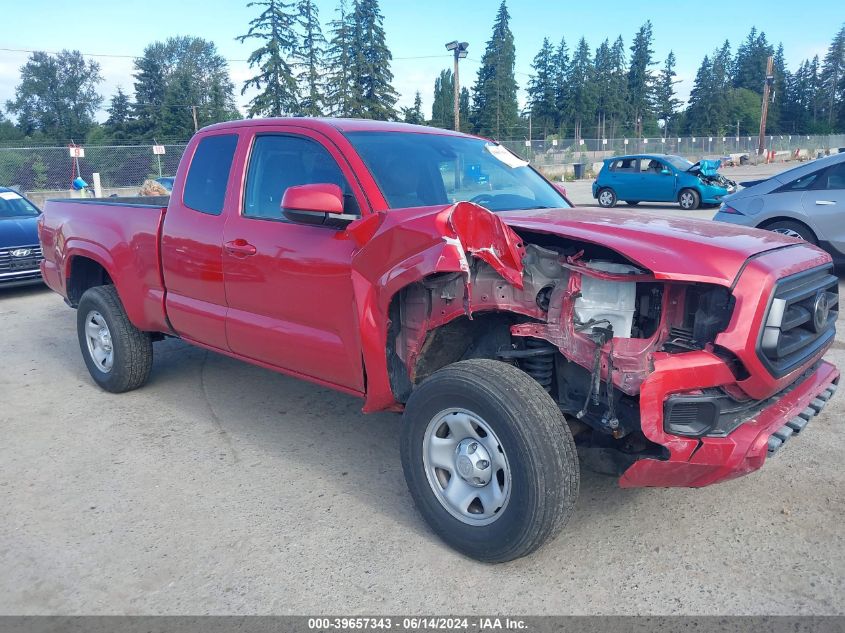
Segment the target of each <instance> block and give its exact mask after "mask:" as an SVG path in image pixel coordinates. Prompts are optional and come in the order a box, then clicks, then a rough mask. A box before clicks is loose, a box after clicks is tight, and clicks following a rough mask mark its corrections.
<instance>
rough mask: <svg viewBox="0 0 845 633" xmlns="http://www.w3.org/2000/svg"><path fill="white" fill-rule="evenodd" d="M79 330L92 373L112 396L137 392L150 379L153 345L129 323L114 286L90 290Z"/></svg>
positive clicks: (79, 311) (78, 317)
mask: <svg viewBox="0 0 845 633" xmlns="http://www.w3.org/2000/svg"><path fill="white" fill-rule="evenodd" d="M76 330H77V335H78V337H79V347H80V349H81V350H82V357H83V358H84V359H85V365H86V366H87V367H88V373H90V374H91V378H93V379H94V382H96V383H97V384H98V385H99V386H100V387H102V388H103V389H105V390H106V391H111V392H112V393H123V392H124V391H131V390H132V389H137V388H138V387H140V386H141V385H143V384H144V383H145V382H147V379H148V378H149V376H150V369H152V365H153V343H152V338H151V337H150V334H149V333H148V332H142V331H141V330H139V329H138V328H136V327H135V326H134V325H132V323H131V322H130V321H129V317H127V316H126V311H125V310H124V309H123V304H121V303H120V297H118V296H117V290H115V287H114V286H97V287H95V288H89V289H88V290H86V291H85V294H83V295H82V298H81V299H80V300H79V306H78V308H77V312H76Z"/></svg>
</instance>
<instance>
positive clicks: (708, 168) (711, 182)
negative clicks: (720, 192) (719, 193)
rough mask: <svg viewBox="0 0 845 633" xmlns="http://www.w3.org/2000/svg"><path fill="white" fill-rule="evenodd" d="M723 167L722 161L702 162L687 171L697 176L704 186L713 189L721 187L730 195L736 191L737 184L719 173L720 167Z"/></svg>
mask: <svg viewBox="0 0 845 633" xmlns="http://www.w3.org/2000/svg"><path fill="white" fill-rule="evenodd" d="M721 166H722V161H721V160H700V161H698V162H697V163H695V164H694V165H693V166H692V167H690V168H689V169H688V170H687V171H688V172H689V173H691V174H693V175H695V176H698V179H699V180H700V181H701V182H702V184H704V185H707V186H711V187H721V188H723V189H725V190H726V191H727V192H728V193H734V192H735V191H736V182H734V181H733V180H730V179H729V178H725V177H724V176H723V175H722V174H720V173H719V167H721Z"/></svg>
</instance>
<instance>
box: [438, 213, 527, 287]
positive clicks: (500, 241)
mask: <svg viewBox="0 0 845 633" xmlns="http://www.w3.org/2000/svg"><path fill="white" fill-rule="evenodd" d="M448 222H449V226H451V227H452V229H453V230H454V232H455V235H456V237H457V238H458V239H459V240H460V242H461V244H462V245H463V247H464V249H465V250H466V251H467V252H469V253H471V254H472V255H474V256H475V257H478V258H479V259H481V260H482V261H485V262H487V263H488V264H490V266H492V268H493V270H495V271H496V272H497V273H499V274H500V275H501V276H502V277H504V278H505V279H506V280H507V281H508V283H510V284H511V285H513V286H516V287H517V288H520V289H521V288H522V258H523V256H524V255H525V247H524V246H523V244H522V239H521V238H520V237H519V235H517V234H516V233H514V231H513V229H511V228H510V227H509V226H508V225H507V224H505V223H504V222H502V220H501V219H500V218H499V217H498V216H497V215H496V214H495V213H491V212H490V211H488V210H487V209H485V208H484V207H481V206H478V205H477V204H473V203H472V202H458V203H457V204H456V205H454V206H453V207H452V208H451V209H450V210H449V221H448Z"/></svg>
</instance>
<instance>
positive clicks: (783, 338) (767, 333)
mask: <svg viewBox="0 0 845 633" xmlns="http://www.w3.org/2000/svg"><path fill="white" fill-rule="evenodd" d="M838 315H839V280H838V278H837V277H836V276H835V275H834V274H833V266H823V267H821V268H813V269H811V270H808V271H804V272H802V273H798V274H797V275H792V276H790V277H785V278H783V279H781V280H780V281H779V282H778V283H777V285H776V286H775V290H774V295H773V298H772V302H771V304H770V306H769V312H768V315H767V317H766V324H765V326H764V328H763V331H762V332H761V334H760V343H759V352H758V353H759V355H760V359H761V360H762V361H763V363H764V364H765V365H766V367H767V368H768V369H769V371H770V372H771V373H772V375H774V376H775V377H778V378H779V377H781V376H784V375H786V374H788V373H789V372H790V371H792V370H793V369H795V368H797V367H800V366H801V365H802V364H803V363H805V362H806V361H807V360H809V359H810V357H812V356H814V355H815V354H816V353H817V352H818V351H819V350H820V349H822V348H823V347H824V346H825V345H827V344H828V343H829V342H830V341H832V340H833V338H834V336H835V335H836V319H837V317H838Z"/></svg>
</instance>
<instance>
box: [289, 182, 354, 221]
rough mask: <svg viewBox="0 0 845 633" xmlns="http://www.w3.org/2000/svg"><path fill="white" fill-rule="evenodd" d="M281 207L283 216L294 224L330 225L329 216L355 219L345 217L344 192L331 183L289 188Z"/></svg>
mask: <svg viewBox="0 0 845 633" xmlns="http://www.w3.org/2000/svg"><path fill="white" fill-rule="evenodd" d="M281 207H282V215H284V216H285V217H286V218H287V219H289V220H291V221H292V222H301V223H305V224H328V223H329V222H328V218H329V216H333V217H335V218H338V219H343V220H352V219H354V218H353V217H349V218H347V217H346V216H344V215H343V191H342V190H341V188H340V187H338V186H337V185H335V184H331V183H315V184H310V185H296V186H294V187H288V188H287V189H286V190H285V193H284V195H283V196H282V204H281ZM332 223H333V222H332Z"/></svg>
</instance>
